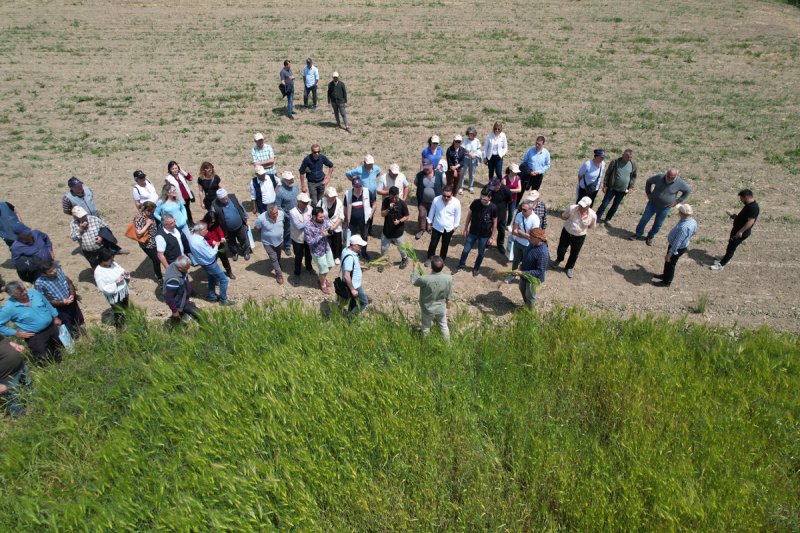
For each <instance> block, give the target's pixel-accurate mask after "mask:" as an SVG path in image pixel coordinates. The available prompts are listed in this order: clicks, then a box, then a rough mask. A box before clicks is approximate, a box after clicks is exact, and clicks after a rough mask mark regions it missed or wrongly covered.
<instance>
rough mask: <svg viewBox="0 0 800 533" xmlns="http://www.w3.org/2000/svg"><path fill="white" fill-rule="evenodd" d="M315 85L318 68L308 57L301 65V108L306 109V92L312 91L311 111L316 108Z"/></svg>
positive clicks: (317, 79) (317, 80) (317, 82)
mask: <svg viewBox="0 0 800 533" xmlns="http://www.w3.org/2000/svg"><path fill="white" fill-rule="evenodd" d="M317 85H319V70H317V67H315V66H314V62H313V60H312V59H311V58H310V57H309V58H308V59H306V66H305V67H303V87H304V89H303V108H305V109H308V93H312V94H313V104H314V107H312V108H311V111H312V112H313V111H316V110H317Z"/></svg>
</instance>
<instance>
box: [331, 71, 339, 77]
mask: <svg viewBox="0 0 800 533" xmlns="http://www.w3.org/2000/svg"><path fill="white" fill-rule="evenodd" d="M331 77H332V78H338V77H339V73H338V72H336V71H335V70H334V71H333V75H332V76H331Z"/></svg>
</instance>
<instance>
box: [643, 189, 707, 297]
mask: <svg viewBox="0 0 800 533" xmlns="http://www.w3.org/2000/svg"><path fill="white" fill-rule="evenodd" d="M678 214H679V215H680V217H681V219H680V220H679V221H678V223H677V224H676V225H675V227H674V228H672V229H671V230H670V232H669V235H667V255H665V256H664V273H663V274H656V275H655V276H653V277H654V278H656V279H657V280H658V281H656V282H655V283H654V285H655V286H656V287H669V286H670V285H671V284H672V280H673V279H674V278H675V267H676V266H677V264H678V259H680V258H681V256H682V255H683V254H685V253H686V250H688V249H689V242H690V241H691V240H692V237H694V235H695V233H697V221H695V219H694V218H692V215H694V210H693V209H692V206H690V205H689V204H679V205H678Z"/></svg>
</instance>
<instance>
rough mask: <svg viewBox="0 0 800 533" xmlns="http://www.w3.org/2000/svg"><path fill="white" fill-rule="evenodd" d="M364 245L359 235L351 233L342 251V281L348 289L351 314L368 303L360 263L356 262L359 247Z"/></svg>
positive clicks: (358, 311) (360, 309) (357, 311)
mask: <svg viewBox="0 0 800 533" xmlns="http://www.w3.org/2000/svg"><path fill="white" fill-rule="evenodd" d="M366 245H367V241H365V240H364V239H362V238H361V236H359V235H353V236H352V237H350V243H349V245H348V247H347V248H345V249H344V251H343V252H342V281H344V283H345V285H347V288H348V289H349V290H350V315H351V316H355V315H358V314H359V313H361V311H363V310H364V309H366V308H367V306H368V305H369V298H367V293H366V292H364V286H363V285H362V281H363V280H362V273H361V264H360V263H359V262H358V256H359V255H360V253H361V247H362V246H366Z"/></svg>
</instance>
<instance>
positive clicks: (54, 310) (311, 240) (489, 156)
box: [0, 58, 759, 416]
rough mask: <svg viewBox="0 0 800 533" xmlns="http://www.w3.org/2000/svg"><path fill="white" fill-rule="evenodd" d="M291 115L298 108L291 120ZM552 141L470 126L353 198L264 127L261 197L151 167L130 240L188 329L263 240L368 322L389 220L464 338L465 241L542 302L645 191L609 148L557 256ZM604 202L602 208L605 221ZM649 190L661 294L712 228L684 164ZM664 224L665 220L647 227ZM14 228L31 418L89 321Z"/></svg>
mask: <svg viewBox="0 0 800 533" xmlns="http://www.w3.org/2000/svg"><path fill="white" fill-rule="evenodd" d="M283 72H285V73H286V74H282V81H283V83H284V85H285V89H286V91H287V92H288V93H289V94H291V93H292V92H293V75H292V74H291V64H290V63H289V64H286V65H285V69H284V71H283ZM318 79H319V74H318V71H316V67H313V64H312V61H311V59H310V58H309V60H308V62H307V67H306V71H304V81H305V85H306V86H305V89H306V90H305V92H304V107H306V108H309V107H310V108H311V110H312V111H313V110H314V109H316V105H317V92H316V84H317V81H318ZM309 83H311V85H309ZM331 83H332V85H333V91H332V90H331V86H330V85H329V88H328V97H329V101H331V96H333V100H332V105H334V106H335V105H336V102H337V98H339V96H338V95H339V93H341V94H342V95H343V96H342V98H343V100H342V101H341V102H339V104H340V105H339V107H338V111H339V113H338V114H337V121H338V120H339V116H340V115H341V118H342V119H343V120H344V124H345V128H349V126H348V122H347V116H346V114H345V112H344V109H345V105H344V104H345V103H346V93H345V91H344V86H343V83H342V82H341V81H339V80H338V74H337V73H334V76H333V81H332V82H331ZM339 85H341V87H340V89H339V88H337V87H339ZM309 96H311V97H312V99H311V105H310V106H309V98H308V97H309ZM292 105H293V103H292V100H291V99H290V100H289V108H288V109H289V115H290V116H291V115H292V113H293V110H292ZM336 109H337V107H334V110H336ZM465 138H466V141H465V140H464V139H465ZM545 144H546V140H545V138H544V137H543V136H539V137H537V138H536V140H535V144H534V145H533V146H531V147H530V149H528V150H527V151H526V152H525V153H524V154H523V155H522V157H521V158H520V160H519V163H517V162H511V163H508V164H506V162H507V159H508V158H507V153H508V142H507V139H506V136H505V134H504V133H503V125H502V123H500V122H496V123H495V124H494V125H493V127H492V130H491V132H490V133H489V134H488V135H487V136H486V138H485V140H484V142H483V143H481V141H480V139H479V138H478V132H477V130H476V129H475V128H474V127H469V128H467V129H466V132H465V134H464V136H463V137H462V135H460V134H459V135H454V136H453V138H452V142H451V143H450V146H449V147H447V148H446V149H443V147H442V146H441V140H440V137H439V136H438V135H431V136H430V137H429V138H428V140H427V143H426V145H425V146H424V148H423V149H422V150H421V152H420V164H419V168H418V169H417V170H416V172H414V174H413V179H408V178H407V177H406V175H405V174H404V173H403V172H402V171H401V168H400V166H399V165H398V164H397V163H392V164H390V165H388V168H387V170H386V171H385V172H384V171H383V170H382V169H381V168H380V167H379V166H378V165H377V164H376V162H375V158H374V157H373V156H372V155H370V154H367V155H365V157H364V158H363V162H362V163H361V164H360V165H358V166H356V167H355V168H352V169H347V170H345V171H344V172H343V173H342V175H343V176H344V178H345V179H346V180H347V183H348V187H346V190H345V191H343V192H342V191H339V190H337V189H336V188H335V187H334V186H333V185H332V183H331V182H332V178H333V174H334V169H335V168H336V167H335V165H334V163H333V161H332V160H331V159H330V158H328V157H326V156H325V155H324V154H323V153H322V149H321V147H320V146H319V145H318V144H313V145H312V146H311V149H310V153H308V155H306V156H305V157H304V158H303V160H302V162H301V164H300V166H299V168H298V170H297V174H298V175H299V180H296V179H295V173H294V172H292V171H288V170H285V171H282V172H278V170H277V169H278V165H277V157H276V154H275V152H274V150H273V149H272V147H271V146H270V145H269V144H268V143H267V142H266V140H265V138H264V135H263V134H262V133H256V134H255V135H254V136H253V146H252V148H251V149H250V158H249V159H250V162H251V163H252V167H253V175H252V177H251V178H250V180H249V182H248V183H247V186H246V189H244V188H243V189H242V190H246V191H247V193H248V194H249V202H247V201H244V202H243V201H242V200H240V199H239V198H238V197H237V195H236V194H234V193H233V192H229V191H228V190H227V189H226V188H225V187H224V186H223V180H222V179H221V178H220V177H219V176H218V175H217V173H216V172H215V169H214V165H213V164H212V163H210V162H208V161H204V162H202V164H201V165H200V167H199V172H198V175H197V177H194V176H193V175H192V174H191V173H190V172H188V171H187V170H186V169H185V168H184V167H182V166H181V165H180V164H179V163H178V162H176V161H170V162H169V163H168V164H167V172H166V175H165V177H164V179H163V182H161V183H158V182H156V183H154V182H153V181H151V180H150V179H149V178H148V176H147V175H146V174H145V173H144V172H143V171H142V170H136V171H134V172H133V184H132V189H131V194H132V199H133V207H134V208H135V210H136V215H135V216H134V217H132V219H131V221H130V223H129V224H128V227H127V228H126V231H125V236H126V237H127V238H129V239H131V240H134V241H136V243H137V244H138V245H139V248H140V249H141V251H142V252H143V253H144V254H145V255H146V257H147V258H149V260H150V263H151V264H152V275H153V278H154V280H155V282H157V283H158V284H159V285H160V287H161V291H162V295H163V299H164V302H165V304H166V305H167V306H168V308H169V312H170V315H171V317H172V319H174V321H176V322H180V321H184V320H191V319H192V318H197V317H198V316H199V315H200V314H201V311H200V310H199V308H198V307H197V306H196V305H195V303H194V302H193V301H192V294H193V291H192V286H191V282H190V278H189V275H188V273H189V272H190V270H191V269H192V267H193V266H195V267H199V268H200V269H202V271H204V272H205V275H206V276H207V279H208V294H207V297H206V299H207V301H209V302H218V303H219V304H220V305H223V306H233V305H236V303H235V302H234V301H233V300H231V299H230V298H229V296H228V288H229V286H230V282H231V280H235V279H236V276H235V274H234V272H233V269H232V264H231V262H232V261H233V262H236V261H238V259H239V258H242V259H243V260H244V261H249V260H250V258H251V255H252V254H253V253H255V252H254V249H253V248H254V246H255V237H256V236H258V238H259V239H260V240H261V244H262V246H263V248H264V251H265V253H266V256H267V257H268V264H269V266H270V267H271V269H272V272H273V275H274V277H275V282H276V283H277V284H281V285H282V284H284V283H285V282H286V281H287V276H284V271H283V267H282V264H281V258H282V255H285V256H292V255H293V256H294V260H293V263H292V264H293V271H292V276H289V277H288V281H290V282H291V283H292V284H294V285H298V284H299V283H300V281H301V278H302V276H303V275H304V274H305V275H308V276H312V279H313V280H314V282H315V284H316V285H318V287H319V290H320V291H321V292H322V294H323V295H324V296H325V297H327V296H328V295H332V294H335V295H336V296H337V298H339V299H340V302H341V303H342V305H343V307H346V309H347V312H348V313H349V314H350V315H351V316H356V315H358V314H359V313H360V312H361V311H363V310H364V309H365V308H366V307H367V306H368V305H369V303H370V301H369V298H368V296H367V293H366V291H365V287H364V284H363V273H362V268H364V267H365V266H366V265H367V264H368V263H369V262H370V261H371V260H373V258H372V256H370V253H369V251H368V248H369V244H370V240H371V239H372V238H373V237H374V233H375V232H374V231H373V222H374V220H375V218H376V216H379V217H380V218H381V219H382V222H383V225H382V229H381V230H380V235H379V237H380V256H387V254H388V253H389V251H390V248H391V246H392V245H394V246H395V247H396V248H397V249H398V251H399V255H400V262H399V264H398V267H399V268H400V269H405V268H407V267H408V266H409V265H410V264H412V263H413V264H414V265H413V268H412V269H411V276H410V283H412V284H413V285H414V286H416V287H419V289H420V297H419V305H420V312H421V317H422V331H423V333H424V334H425V335H427V334H428V332H429V331H430V327H431V324H432V322H433V320H434V319H435V320H436V322H437V324H438V325H439V327H440V329H441V332H442V334H443V336H444V337H445V338H446V339H449V329H448V326H447V308H448V305H449V303H450V301H451V299H452V283H453V276H452V274H450V273H447V272H445V271H444V267H445V261H446V260H447V256H448V252H449V247H450V245H451V242H452V238H453V237H454V235H456V232H459V233H461V235H463V238H464V246H463V250H462V252H461V255H460V258H459V260H458V264H457V267H455V269H454V272H453V273H454V274H457V273H458V272H461V271H465V270H467V260H468V259H469V256H470V254H471V253H472V251H473V249H475V248H477V256H476V258H475V261H474V263H473V264H472V268H471V270H472V276H479V275H480V272H481V265H482V262H483V259H484V257H485V254H486V252H487V249H489V248H491V247H496V249H497V250H498V252H499V253H501V254H503V255H504V256H505V258H506V259H507V261H508V264H509V265H510V269H509V270H508V271H506V272H505V273H504V274H503V276H504V281H505V282H506V283H512V282H514V281H515V280H518V284H519V291H520V294H521V298H522V301H523V303H524V305H526V306H528V307H533V306H534V304H535V301H536V294H537V291H538V289H539V287H540V286H541V284H542V283H544V281H545V274H546V271H547V270H554V271H558V270H561V263H562V262H563V261H564V260H565V259H566V263H565V264H564V267H563V272H564V273H565V274H566V276H567V278H573V277H574V275H575V269H576V264H577V261H578V258H579V255H580V252H581V249H582V247H583V246H584V242H585V240H586V237H587V234H588V233H589V231H590V230H592V229H593V228H595V227H596V226H597V225H598V224H608V223H610V222H611V220H612V219H613V217H614V216H615V214H616V213H617V212H618V210H619V209H620V207H621V206H622V203H623V200H624V199H625V198H626V196H627V195H628V193H630V192H632V191H633V190H634V187H635V185H636V182H637V177H638V176H637V174H638V168H637V165H636V163H635V162H634V161H633V152H632V150H630V149H628V150H625V151H624V152H622V154H620V156H619V157H618V158H617V159H614V160H613V161H611V163H610V164H607V162H606V153H605V151H604V150H602V149H597V150H595V151H594V154H593V157H592V158H591V159H589V160H587V161H586V162H585V163H584V164H583V165H581V167H580V168H579V170H578V172H577V181H576V185H575V201H574V202H573V203H571V205H569V206H568V207H567V209H565V210H564V211H563V212H562V213H560V216H561V219H562V224H561V225H560V228H559V229H560V233H559V237H558V243H557V245H556V247H555V257H554V258H552V259H551V254H550V250H549V247H548V243H549V239H548V233H547V232H548V231H549V230H548V214H550V215H551V216H552V213H548V209H547V206H546V204H545V201H544V198H543V196H542V188H543V183H545V179H546V177H547V174H548V171H549V170H550V166H551V158H550V153H549V152H548V150H547V148H545ZM480 165H485V167H486V181H485V184H484V186H483V187H481V188H480V190H479V194H478V197H477V198H474V199H473V200H472V201H469V203H468V204H465V205H464V206H463V211H464V212H465V213H466V214H464V213H462V204H461V201H462V199H463V198H464V197H465V196H466V195H468V194H471V193H473V192H474V191H475V185H476V183H480V181H482V180H481V177H480V172H479V168H480ZM297 181H299V183H298V182H297ZM224 185H228V184H227V183H225V184H224ZM412 186H413V187H414V189H415V190H414V196H413V198H414V200H415V203H416V209H417V218H416V224H415V226H413V227H411V226H412V224H413V223H412V222H410V220H411V210H410V209H409V204H408V198H409V196H410V193H411V188H412ZM600 192H602V193H603V198H602V200H601V201H600V206H599V208H598V209H597V211H595V210H594V205H595V202H596V201H597V196H598V195H599V193H600ZM644 192H645V195H646V197H647V202H646V205H645V208H644V212H643V214H642V216H641V219H640V220H639V223H638V224H637V226H636V228H635V231H634V232H633V233H632V235H631V237H630V239H631V240H644V241H645V243H646V244H647V245H648V246H652V245H653V242H654V237H655V236H656V235H657V234H658V233H659V231H660V229H661V227H662V225H663V223H664V221H665V220H666V218H667V216H668V214H669V213H670V211H671V210H672V209H673V208H676V209H677V212H678V214H679V221H678V223H677V224H676V225H675V227H674V228H672V229H671V231H670V232H669V234H668V236H667V250H666V255H665V257H664V267H663V272H662V273H661V274H657V275H654V284H655V285H656V286H661V287H668V286H670V284H671V283H673V281H674V278H675V271H676V265H677V263H678V260H679V259H680V257H681V256H682V255H684V254H685V253H686V251H687V249H688V248H689V245H690V242H691V239H692V238H693V236H694V235H695V234H696V232H697V222H696V221H695V219H694V209H693V208H692V206H691V205H689V204H688V203H686V201H687V199H688V198H689V195H690V193H691V190H690V188H689V185H688V184H687V183H686V182H685V181H684V180H683V179H682V178H681V177H680V176H679V172H678V170H677V169H676V168H669V169H667V170H666V171H664V172H662V173H659V174H656V175H654V176H652V177H650V178H648V179H647V180H646V181H645V187H644ZM94 198H95V197H94V195H93V193H92V190H91V188H90V187H89V186H88V185H86V184H84V183H83V182H82V181H81V180H80V179H78V178H76V177H72V178H70V179H69V180H68V181H67V191H66V192H65V193H64V196H63V199H62V203H61V207H62V210H63V212H64V213H65V214H66V215H68V216H69V217H70V218H71V220H70V231H69V237H70V239H71V240H73V241H75V242H76V243H77V244H78V245H79V247H80V250H81V253H82V254H83V256H84V257H85V258H86V260H87V262H88V263H89V266H90V268H91V269H92V272H93V274H94V280H95V284H96V286H97V289H98V290H99V291H100V292H101V293H102V294H103V295H104V296H105V298H106V300H107V302H108V304H109V306H110V308H111V315H112V316H113V322H114V324H115V325H116V327H123V326H124V320H125V309H126V308H127V307H128V306H129V304H130V302H129V288H128V283H129V281H130V272H129V271H128V270H127V269H126V268H125V267H123V266H121V265H120V264H119V263H117V257H118V256H119V255H124V254H127V253H129V251H127V250H124V249H123V247H122V246H120V243H119V241H118V239H117V238H116V237H115V235H114V233H113V231H112V228H111V227H110V226H109V224H108V223H107V222H106V221H105V220H104V218H103V216H102V212H101V210H100V209H98V206H97V205H96V203H95V199H94ZM739 198H740V199H741V201H742V203H743V204H744V207H743V209H742V210H741V211H740V212H739V213H736V214H734V213H731V217H732V218H733V229H732V231H731V234H730V237H729V241H728V247H727V250H726V252H725V255H724V257H722V258H721V259H720V260H719V261H718V262H716V263H714V264H713V265H710V268H711V269H712V270H715V271H719V270H722V269H723V268H724V267H725V266H726V265H727V264H728V263H729V262H730V260H731V258H732V257H733V254H734V252H735V251H736V249H737V247H738V246H739V245H740V244H741V243H742V242H743V241H744V240H746V239H747V238H748V237H749V235H750V233H751V231H752V228H753V225H754V223H755V221H756V219H757V218H758V215H759V207H758V204H757V202H756V201H755V199H754V195H753V192H752V191H751V190H749V189H744V190H742V191H740V192H739ZM378 214H379V215H378ZM604 215H605V218H604ZM251 217H252V218H251ZM652 218H655V220H654V221H653V223H652V226H650V229H649V230H647V225H648V224H649V222H650V220H651V219H652ZM379 222H380V220H379ZM254 232H255V233H254ZM645 232H646V233H645ZM0 234H2V236H3V238H4V240H5V242H6V244H7V245H8V246H9V248H10V252H11V257H12V261H13V264H14V267H15V268H16V270H17V274H18V276H19V279H20V280H21V281H10V282H8V283H7V284H6V285H5V290H6V292H7V293H8V295H9V299H8V300H7V301H6V303H5V304H4V305H3V306H2V308H0V334H2V335H3V336H4V337H6V338H5V340H4V341H3V342H2V343H0V394H2V397H3V398H5V399H6V404H7V407H8V411H9V412H10V413H12V414H13V415H15V416H16V415H18V414H20V413H21V412H23V411H24V408H23V406H22V405H21V404H20V402H19V401H18V398H17V395H16V393H15V391H16V390H18V389H19V387H22V386H24V385H25V384H26V383H28V382H29V378H28V368H27V365H26V363H25V360H24V358H22V357H21V353H22V352H24V351H25V347H27V349H28V350H29V351H30V354H31V356H32V359H31V360H32V361H33V362H34V363H36V364H46V363H48V362H50V361H59V360H60V359H61V357H62V351H63V350H64V349H65V348H66V347H68V346H69V345H70V344H71V339H72V338H74V337H77V336H80V335H81V332H82V328H83V326H84V317H83V313H82V311H81V307H80V297H79V295H78V294H77V292H76V289H75V284H74V283H73V281H72V280H71V278H70V277H68V276H67V275H66V274H65V273H64V272H63V271H62V270H61V268H60V266H59V265H58V263H57V261H56V255H55V253H54V251H53V243H52V240H51V238H50V237H49V236H48V235H47V234H46V233H44V232H42V231H40V230H38V229H32V228H30V227H29V226H28V225H26V224H25V223H23V221H22V218H21V215H20V213H19V212H18V210H17V209H16V208H15V206H14V205H13V204H11V203H9V202H0ZM407 236H413V237H414V239H415V240H420V239H422V238H423V237H425V236H427V237H428V238H429V242H428V246H427V251H426V254H425V257H424V259H422V260H420V261H419V262H418V260H417V257H416V253H414V251H413V246H411V245H410V244H409V243H406V241H405V239H406V237H407ZM384 264H385V261H384ZM423 264H424V268H430V272H429V273H425V271H424V268H423ZM336 266H338V267H339V269H338V270H339V272H338V273H336V268H335V267H336ZM303 270H305V273H304V272H303ZM26 284H30V285H32V286H28V285H26Z"/></svg>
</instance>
